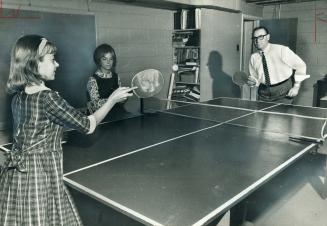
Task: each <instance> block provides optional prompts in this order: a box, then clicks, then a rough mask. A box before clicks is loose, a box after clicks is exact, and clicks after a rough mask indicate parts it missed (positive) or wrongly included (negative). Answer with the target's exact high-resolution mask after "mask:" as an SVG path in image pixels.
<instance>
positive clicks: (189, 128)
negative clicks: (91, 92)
mask: <svg viewBox="0 0 327 226" xmlns="http://www.w3.org/2000/svg"><path fill="white" fill-rule="evenodd" d="M170 104H171V103H170ZM164 106H167V103H166V102H165V101H159V100H158V101H157V102H156V103H154V102H151V100H149V102H148V106H147V103H145V109H147V110H146V111H145V113H144V114H140V115H134V116H131V117H127V118H125V119H122V120H113V121H111V122H108V123H104V124H102V125H101V126H99V127H98V128H97V129H96V131H95V132H94V134H92V135H89V136H86V135H82V134H79V133H78V132H76V131H70V132H68V135H67V142H66V143H65V144H64V170H65V174H64V180H65V182H66V184H67V185H68V186H69V187H70V188H71V190H73V191H78V192H80V193H81V194H83V195H86V196H87V197H89V198H91V199H93V200H97V202H100V203H102V204H104V205H105V206H107V207H108V208H109V209H113V210H114V211H117V212H119V213H120V214H122V215H123V216H126V218H128V219H129V221H128V222H129V224H130V225H173V226H187V225H211V224H212V223H213V222H215V224H216V220H217V219H219V218H221V217H222V216H223V214H224V213H226V212H228V211H229V210H230V209H231V208H233V207H234V206H236V205H238V204H239V203H240V202H241V201H242V200H244V199H245V198H246V197H247V196H249V195H250V194H252V193H254V192H255V191H256V190H257V189H259V188H260V187H261V186H263V185H264V184H266V183H267V182H268V181H270V180H271V179H272V178H273V177H275V176H276V175H277V174H279V173H280V172H282V171H284V170H287V168H288V167H289V166H290V165H292V164H293V163H295V162H296V161H297V160H298V159H300V158H301V157H303V156H304V155H306V154H307V153H310V152H316V151H317V148H318V147H319V145H320V144H322V142H323V141H324V139H325V124H326V116H327V109H323V108H314V107H305V106H295V105H283V104H276V103H268V102H259V101H247V100H241V99H236V98H217V99H214V100H210V101H206V102H201V103H186V102H178V101H177V102H174V101H172V105H171V106H174V107H173V108H170V109H164V108H165V107H164ZM325 181H326V180H325ZM324 186H325V190H327V186H326V182H325V185H324ZM89 208H91V207H89ZM91 209H92V208H91ZM81 215H82V214H81ZM82 217H83V216H82ZM94 225H96V224H94ZM112 225H115V226H119V225H127V223H126V222H125V223H124V224H123V223H121V222H114V223H112Z"/></svg>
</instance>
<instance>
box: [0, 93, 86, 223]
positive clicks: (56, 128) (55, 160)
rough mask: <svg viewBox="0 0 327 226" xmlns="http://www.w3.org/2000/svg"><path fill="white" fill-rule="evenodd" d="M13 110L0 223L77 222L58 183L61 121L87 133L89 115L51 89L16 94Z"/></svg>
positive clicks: (0, 183) (0, 177) (0, 186)
mask: <svg viewBox="0 0 327 226" xmlns="http://www.w3.org/2000/svg"><path fill="white" fill-rule="evenodd" d="M12 113H13V119H14V120H13V122H14V125H13V147H12V151H11V154H10V156H9V157H10V158H9V157H8V161H7V163H8V164H7V168H6V169H5V170H4V171H3V172H1V174H0V225H1V226H74V225H82V222H81V220H80V218H79V215H78V213H77V210H76V207H75V206H74V203H73V201H72V198H71V196H70V195H69V193H68V191H67V189H66V187H65V185H64V183H63V166H62V165H63V161H62V146H61V141H62V134H63V128H64V126H65V127H70V128H74V129H77V130H79V131H81V132H83V133H87V132H88V131H89V128H90V120H89V119H88V117H87V116H85V115H83V114H81V113H80V112H79V111H77V110H75V109H74V108H73V107H71V106H70V105H69V104H68V103H67V102H66V101H65V100H63V99H62V98H61V97H60V96H59V95H58V93H56V92H54V91H52V90H42V91H39V92H36V93H33V94H26V93H25V92H24V91H22V92H20V93H18V94H16V95H15V96H14V97H13V100H12Z"/></svg>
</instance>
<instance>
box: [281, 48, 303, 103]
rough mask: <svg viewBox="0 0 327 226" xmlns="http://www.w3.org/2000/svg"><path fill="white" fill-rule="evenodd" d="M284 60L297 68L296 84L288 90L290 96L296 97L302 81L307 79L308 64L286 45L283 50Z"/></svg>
mask: <svg viewBox="0 0 327 226" xmlns="http://www.w3.org/2000/svg"><path fill="white" fill-rule="evenodd" d="M282 58H283V61H284V62H285V63H286V64H287V65H289V66H290V67H291V68H292V69H294V70H295V74H294V80H295V82H294V85H293V87H292V88H291V89H290V91H289V92H288V96H290V97H295V96H297V95H298V93H299V89H300V87H301V82H302V81H303V80H305V79H307V78H308V77H309V76H307V65H306V64H305V62H304V61H303V60H302V59H301V58H300V57H299V56H298V55H296V54H295V53H294V52H293V51H292V50H291V49H290V48H288V47H286V48H284V49H283V52H282Z"/></svg>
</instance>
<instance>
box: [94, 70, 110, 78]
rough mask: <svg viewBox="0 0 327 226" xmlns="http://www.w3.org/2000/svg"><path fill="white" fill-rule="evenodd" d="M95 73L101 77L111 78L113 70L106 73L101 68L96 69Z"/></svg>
mask: <svg viewBox="0 0 327 226" xmlns="http://www.w3.org/2000/svg"><path fill="white" fill-rule="evenodd" d="M95 74H96V75H97V76H99V77H100V78H111V77H112V72H111V73H108V74H107V73H104V72H103V71H101V70H100V69H98V70H96V71H95Z"/></svg>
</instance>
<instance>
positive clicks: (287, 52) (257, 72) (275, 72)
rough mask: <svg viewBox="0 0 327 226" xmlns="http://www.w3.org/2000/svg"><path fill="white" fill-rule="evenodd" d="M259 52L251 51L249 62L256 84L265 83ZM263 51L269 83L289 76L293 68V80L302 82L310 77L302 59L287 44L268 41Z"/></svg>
mask: <svg viewBox="0 0 327 226" xmlns="http://www.w3.org/2000/svg"><path fill="white" fill-rule="evenodd" d="M261 52H262V51H260V52H256V53H253V54H252V55H251V58H250V63H249V71H250V75H251V76H252V77H253V78H255V79H256V81H257V84H256V85H257V86H259V85H260V83H263V84H265V75H264V71H263V66H262V57H261ZM263 52H264V54H265V57H266V61H267V67H268V71H269V77H270V83H271V85H274V84H277V83H280V82H282V81H285V80H286V79H288V78H289V77H291V75H292V72H293V69H295V70H296V71H295V75H294V79H295V82H302V81H303V80H305V79H307V78H309V77H310V76H309V75H307V74H306V70H307V67H306V64H305V63H304V61H303V60H302V59H301V58H300V57H299V56H298V55H296V54H295V53H294V52H293V51H292V50H291V49H289V48H288V47H287V46H283V45H278V44H271V43H268V45H267V47H266V48H265V49H264V50H263Z"/></svg>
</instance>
